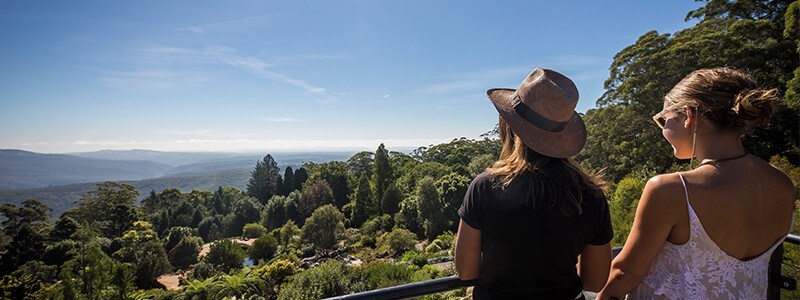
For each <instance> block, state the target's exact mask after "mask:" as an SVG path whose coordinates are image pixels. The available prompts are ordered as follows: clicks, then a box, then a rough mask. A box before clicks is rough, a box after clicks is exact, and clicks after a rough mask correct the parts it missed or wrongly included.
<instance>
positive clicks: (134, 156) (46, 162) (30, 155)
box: [0, 149, 355, 200]
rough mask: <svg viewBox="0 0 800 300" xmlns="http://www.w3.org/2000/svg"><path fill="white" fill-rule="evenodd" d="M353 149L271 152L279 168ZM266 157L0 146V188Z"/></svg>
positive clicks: (146, 175) (248, 164) (167, 172)
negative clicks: (45, 150)
mask: <svg viewBox="0 0 800 300" xmlns="http://www.w3.org/2000/svg"><path fill="white" fill-rule="evenodd" d="M353 154H355V152H325V153H275V154H273V155H272V157H273V158H274V159H275V161H277V162H278V165H279V166H280V167H281V168H285V167H286V166H293V167H295V168H296V167H299V166H300V165H302V164H303V163H305V162H309V161H313V162H326V161H331V160H346V159H347V158H349V157H350V156H351V155H353ZM264 156H266V153H258V154H256V153H245V154H242V153H224V152H161V151H151V150H126V151H118V150H104V151H96V152H85V153H71V154H42V153H35V152H29V151H23V150H13V149H11V150H0V190H17V189H32V188H41V187H47V186H55V185H66V184H73V183H90V182H99V181H123V180H143V179H152V178H158V177H163V176H171V175H177V174H183V173H190V174H193V175H198V174H203V173H208V172H217V171H224V170H240V169H252V168H253V166H255V164H256V162H258V161H259V160H261V159H263V157H264ZM0 200H2V199H0Z"/></svg>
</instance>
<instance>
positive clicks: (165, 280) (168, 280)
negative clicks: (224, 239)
mask: <svg viewBox="0 0 800 300" xmlns="http://www.w3.org/2000/svg"><path fill="white" fill-rule="evenodd" d="M230 240H232V241H234V242H237V243H239V244H245V245H248V246H252V245H253V241H255V240H256V239H246V240H243V239H240V238H231V239H230ZM213 243H214V242H211V243H205V244H203V247H202V248H200V253H199V254H198V255H197V260H200V258H202V257H203V256H206V254H208V251H210V250H211V244H213ZM182 276H183V275H180V274H175V273H167V274H164V275H161V276H159V277H158V279H156V281H158V282H159V283H161V284H163V285H164V286H165V287H166V288H167V290H169V291H174V290H177V289H178V288H179V287H180V286H178V283H179V282H180V278H181V277H182Z"/></svg>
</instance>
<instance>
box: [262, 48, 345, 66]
mask: <svg viewBox="0 0 800 300" xmlns="http://www.w3.org/2000/svg"><path fill="white" fill-rule="evenodd" d="M263 52H264V51H262V54H263ZM351 58H352V57H350V56H348V55H344V54H299V55H290V56H284V57H278V58H276V59H275V60H273V61H274V63H275V64H280V63H287V62H294V61H309V60H323V59H351Z"/></svg>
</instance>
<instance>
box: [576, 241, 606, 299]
mask: <svg viewBox="0 0 800 300" xmlns="http://www.w3.org/2000/svg"><path fill="white" fill-rule="evenodd" d="M610 266H611V243H607V244H605V245H602V246H595V245H591V244H590V245H586V247H584V248H583V252H582V253H581V255H580V256H578V276H580V277H581V282H582V283H583V289H584V290H586V291H592V292H597V291H600V290H601V289H602V288H603V285H605V284H606V280H608V269H609V267H610Z"/></svg>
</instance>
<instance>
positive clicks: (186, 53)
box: [100, 45, 326, 94]
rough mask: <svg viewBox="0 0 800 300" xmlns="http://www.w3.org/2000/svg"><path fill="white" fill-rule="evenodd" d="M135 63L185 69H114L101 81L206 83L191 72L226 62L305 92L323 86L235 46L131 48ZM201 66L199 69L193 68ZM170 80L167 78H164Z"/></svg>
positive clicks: (154, 84)
mask: <svg viewBox="0 0 800 300" xmlns="http://www.w3.org/2000/svg"><path fill="white" fill-rule="evenodd" d="M131 59H132V60H133V61H134V62H136V63H138V64H145V65H168V66H171V67H175V68H181V67H182V68H184V69H186V71H185V72H178V71H171V70H163V69H151V70H147V69H141V70H135V71H114V73H116V75H114V76H104V77H101V78H100V81H101V82H103V83H105V84H106V85H108V86H113V87H130V88H145V89H153V88H155V89H164V88H170V87H175V86H177V85H178V84H179V83H181V82H183V83H193V82H208V81H212V80H214V79H215V78H213V77H209V76H198V75H192V74H196V73H198V72H200V73H215V72H218V70H217V69H216V68H215V69H213V70H212V69H208V70H205V69H203V68H204V67H203V65H212V66H208V67H207V68H214V66H213V65H219V64H221V63H222V64H226V65H229V66H233V67H235V68H236V69H238V70H241V71H245V72H248V73H250V74H254V75H256V76H259V77H262V78H266V79H270V80H273V81H276V82H283V83H287V84H289V85H292V86H296V87H299V88H301V89H303V90H304V91H305V92H306V93H312V94H315V93H323V92H325V91H326V89H325V88H324V87H319V86H316V85H313V84H311V83H309V82H308V81H306V80H303V79H299V78H295V77H293V76H290V75H287V74H284V73H280V72H277V71H274V70H272V69H271V68H272V67H274V65H273V64H271V63H268V62H266V61H265V60H264V59H261V58H257V57H248V56H240V55H237V54H236V49H234V48H231V47H227V46H222V45H210V46H206V47H204V48H203V49H202V50H193V49H188V48H181V47H173V46H155V47H149V48H145V49H141V50H137V51H134V53H133V57H132V58H131ZM197 68H200V69H201V70H200V71H197V70H196V69H197ZM165 79H169V80H165Z"/></svg>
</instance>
